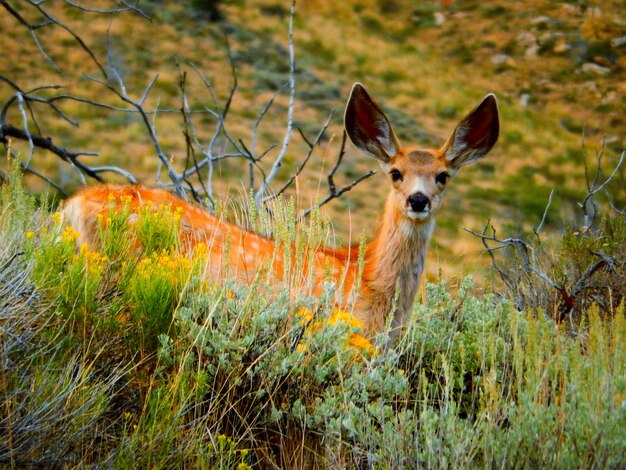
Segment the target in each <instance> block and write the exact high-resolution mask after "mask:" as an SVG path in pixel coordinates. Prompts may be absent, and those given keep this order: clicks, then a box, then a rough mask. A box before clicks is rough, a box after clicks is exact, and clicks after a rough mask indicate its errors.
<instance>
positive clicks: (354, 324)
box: [328, 308, 363, 329]
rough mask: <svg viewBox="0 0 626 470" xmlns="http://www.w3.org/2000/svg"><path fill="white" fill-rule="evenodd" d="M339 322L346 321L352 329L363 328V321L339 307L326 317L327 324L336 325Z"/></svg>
mask: <svg viewBox="0 0 626 470" xmlns="http://www.w3.org/2000/svg"><path fill="white" fill-rule="evenodd" d="M339 322H343V323H346V324H347V325H348V326H349V327H350V328H353V329H357V328H360V329H363V323H362V322H360V321H359V320H357V319H356V318H355V317H354V315H353V314H352V313H350V312H346V311H345V310H341V309H339V308H335V310H333V313H332V315H331V316H330V318H329V319H328V324H329V325H336V324H337V323H339Z"/></svg>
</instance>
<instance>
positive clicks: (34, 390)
mask: <svg viewBox="0 0 626 470" xmlns="http://www.w3.org/2000/svg"><path fill="white" fill-rule="evenodd" d="M2 195H3V196H2V207H1V209H2V210H1V211H0V218H1V221H2V226H0V234H1V235H2V239H1V240H2V243H1V244H0V246H1V247H2V250H1V251H0V275H1V279H2V282H1V283H0V294H2V297H0V298H2V302H1V303H0V327H1V328H2V329H1V330H0V331H2V336H0V354H1V355H0V358H1V359H2V360H3V364H8V367H6V368H5V369H4V371H3V375H2V378H1V379H2V383H0V385H1V389H0V397H1V398H2V402H1V403H0V407H2V409H3V411H4V413H3V414H2V415H1V416H0V427H1V429H2V431H3V432H2V433H0V436H1V437H0V462H1V463H3V464H6V465H14V466H23V465H43V466H50V465H53V466H54V465H57V464H58V462H63V464H64V465H73V466H92V465H96V466H114V467H119V468H136V467H139V468H147V467H150V468H186V467H193V468H232V469H241V470H243V469H246V468H251V467H253V466H256V467H281V468H304V467H306V468H309V467H338V466H343V467H348V468H356V467H359V468H360V467H375V468H380V467H382V468H419V467H454V468H475V467H487V466H489V467H495V466H497V467H549V468H571V467H621V466H623V465H624V463H625V461H624V456H623V448H624V438H623V429H624V427H625V426H626V406H625V403H626V379H625V378H624V374H623V371H624V370H625V368H626V319H625V315H624V307H623V305H620V306H616V305H613V306H612V307H611V309H613V310H612V311H611V315H607V314H606V311H604V310H602V309H604V306H603V305H601V306H600V307H601V308H600V309H599V308H598V307H597V306H588V305H587V304H581V306H580V309H581V310H582V311H584V325H583V327H582V328H581V329H580V334H578V336H572V335H570V334H569V332H568V331H567V329H565V328H563V327H561V326H559V325H557V324H555V322H554V321H552V320H551V318H550V317H549V316H548V315H545V314H544V313H543V312H542V311H541V310H531V309H528V310H526V311H518V310H517V309H516V308H514V307H513V303H512V302H511V301H510V300H509V299H507V298H503V297H502V296H500V295H496V294H490V293H485V294H483V295H480V296H479V295H477V294H476V291H475V289H474V287H473V286H472V282H471V280H470V279H467V280H466V281H465V282H464V283H463V284H462V285H461V287H460V289H459V291H458V292H457V293H456V294H452V293H451V292H450V290H449V289H448V288H447V287H446V286H445V284H443V283H439V284H429V285H427V294H428V295H427V299H428V303H427V304H424V305H422V304H419V305H415V308H414V310H413V312H412V315H411V317H410V320H409V323H408V325H407V328H406V331H405V334H404V336H403V337H402V338H401V339H400V340H399V342H398V343H397V344H389V339H388V336H387V334H386V333H382V334H381V335H379V337H378V338H376V342H375V344H374V345H372V344H371V343H370V342H369V341H367V340H366V339H365V338H364V337H363V336H362V335H361V334H362V331H361V329H360V325H359V324H358V322H356V321H354V320H353V319H352V318H351V317H350V315H349V314H348V313H346V312H342V311H341V310H339V309H337V308H336V306H335V305H334V303H333V301H332V300H331V299H333V298H334V289H335V287H334V286H333V285H332V284H329V285H327V286H326V290H325V291H324V292H323V294H322V295H321V296H320V297H319V298H309V297H306V296H296V297H293V296H292V295H289V292H288V290H287V288H285V289H284V290H280V289H279V290H278V291H277V290H276V289H270V288H269V286H266V285H265V283H264V281H263V279H262V278H261V277H259V278H258V279H257V281H256V282H255V283H254V284H252V285H249V286H242V285H238V284H235V283H233V282H232V281H229V280H228V279H226V280H224V281H223V282H219V283H217V284H214V283H210V282H206V281H202V280H201V277H200V273H201V268H202V266H203V263H204V261H203V256H204V255H203V252H202V250H198V253H197V254H196V256H195V257H187V256H185V255H182V254H180V253H179V251H178V241H177V239H176V238H177V237H176V235H175V230H173V227H174V228H175V227H176V224H177V222H176V220H177V219H176V217H177V216H176V214H175V213H172V211H171V210H169V209H168V208H160V209H159V211H162V212H157V213H145V214H140V215H139V218H138V219H137V220H136V221H135V222H134V224H135V225H134V232H135V233H138V235H137V236H138V239H140V241H139V240H138V239H136V238H133V237H131V236H130V234H129V233H128V227H127V225H126V223H125V220H126V218H128V215H129V212H128V210H127V209H122V211H121V212H120V213H119V214H114V213H112V214H111V216H110V220H103V221H102V226H101V233H100V249H99V251H97V252H94V251H92V249H90V248H88V247H83V248H79V249H76V247H75V239H76V237H77V234H76V233H75V231H74V230H73V229H71V228H67V227H62V226H61V224H60V222H61V221H60V218H59V216H56V215H53V216H52V217H46V216H45V215H44V216H43V217H42V219H43V220H44V223H41V221H38V219H37V218H36V217H33V216H32V214H33V211H34V206H33V204H32V201H31V200H30V199H29V198H27V197H25V196H24V195H23V192H22V191H21V188H19V184H18V182H16V180H14V181H13V183H12V186H8V187H5V188H3V192H2ZM29 208H30V209H29ZM293 211H294V207H293V203H291V204H286V205H283V206H281V205H278V206H277V207H276V208H275V211H274V214H275V217H276V220H275V221H274V222H273V223H270V221H269V220H268V219H267V216H266V215H265V214H259V213H255V212H252V213H251V216H250V221H249V223H250V225H251V226H255V227H257V228H258V229H260V230H261V229H262V230H264V231H265V230H268V229H270V228H271V229H273V232H274V234H275V237H276V239H277V242H278V243H281V244H286V245H291V244H294V245H295V247H296V249H295V250H294V254H293V257H291V258H289V259H288V260H287V264H289V263H292V265H293V266H295V267H296V269H297V267H298V266H299V265H300V264H299V263H302V262H303V260H304V259H305V258H306V257H307V256H308V255H307V248H308V247H315V246H317V245H319V244H320V243H322V242H325V240H327V237H328V230H329V227H328V226H327V225H326V224H324V223H323V222H322V221H321V219H320V218H319V214H315V215H314V217H313V222H312V224H311V226H310V227H296V226H295V224H294V223H293ZM117 218H119V220H117ZM620 224H623V221H615V220H613V221H607V222H604V224H603V225H602V226H603V227H604V228H603V232H602V237H601V238H598V239H595V238H594V235H593V234H592V233H589V234H585V237H586V238H584V239H583V240H581V238H580V235H576V234H569V235H567V236H566V237H565V238H564V240H563V247H564V250H565V251H566V252H567V253H575V254H576V256H578V257H579V258H580V257H583V256H588V252H589V250H590V249H594V250H595V249H599V246H601V247H602V249H604V250H606V253H612V252H613V251H611V250H615V252H617V250H619V249H620V246H623V245H620V244H619V242H618V241H612V240H619V239H618V238H613V237H614V236H615V235H616V234H623V226H622V225H620ZM14 229H15V231H14V232H10V230H14ZM9 234H11V236H8V235H9ZM619 236H620V237H621V236H622V235H619ZM120 240H124V241H123V242H120ZM597 244H599V245H597ZM21 252H23V254H21V255H16V253H21ZM309 255H310V252H309ZM558 255H559V253H558V252H555V253H554V256H555V257H556V256H558ZM31 282H34V286H33V285H32V284H31ZM622 285H623V284H622ZM25 293H27V294H26V295H25ZM17 397H19V400H18V398H17ZM33 423H35V424H34V425H33Z"/></svg>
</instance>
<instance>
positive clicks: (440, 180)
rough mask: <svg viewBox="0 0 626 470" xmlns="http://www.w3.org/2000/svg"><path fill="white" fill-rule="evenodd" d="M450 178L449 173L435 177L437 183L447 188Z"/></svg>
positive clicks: (443, 172) (444, 172) (442, 173)
mask: <svg viewBox="0 0 626 470" xmlns="http://www.w3.org/2000/svg"><path fill="white" fill-rule="evenodd" d="M448 178H450V173H448V172H447V171H442V172H441V173H439V174H438V175H437V176H435V182H436V183H437V184H440V185H441V186H445V185H446V183H447V182H448Z"/></svg>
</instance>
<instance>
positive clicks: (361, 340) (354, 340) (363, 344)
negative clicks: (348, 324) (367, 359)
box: [348, 333, 379, 355]
mask: <svg viewBox="0 0 626 470" xmlns="http://www.w3.org/2000/svg"><path fill="white" fill-rule="evenodd" d="M348 344H349V345H350V346H352V347H354V348H357V349H360V350H361V351H362V352H364V353H367V354H374V355H376V354H379V351H378V350H377V349H376V348H375V347H374V346H373V345H372V343H370V341H369V340H368V339H367V338H365V337H364V336H362V335H359V334H357V333H351V334H350V336H349V338H348Z"/></svg>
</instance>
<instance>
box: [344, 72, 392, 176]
mask: <svg viewBox="0 0 626 470" xmlns="http://www.w3.org/2000/svg"><path fill="white" fill-rule="evenodd" d="M344 123H345V128H346V132H347V133H348V137H350V140H351V141H352V143H353V144H354V145H355V147H357V148H358V149H359V150H361V152H363V153H365V154H366V155H368V156H370V157H373V158H376V159H377V160H379V161H380V162H381V163H383V164H387V163H389V161H390V160H391V157H393V156H394V155H396V153H398V150H399V148H400V144H399V143H398V139H397V138H396V135H395V134H394V132H393V129H392V128H391V124H389V119H387V116H385V113H384V112H383V110H382V109H381V107H380V106H379V105H378V104H377V103H376V102H375V101H374V100H373V99H372V98H371V97H370V95H369V93H368V92H367V91H366V90H365V87H364V86H363V85H361V84H360V83H355V84H354V86H353V87H352V92H351V93H350V98H349V99H348V104H347V105H346V113H345V116H344Z"/></svg>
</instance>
